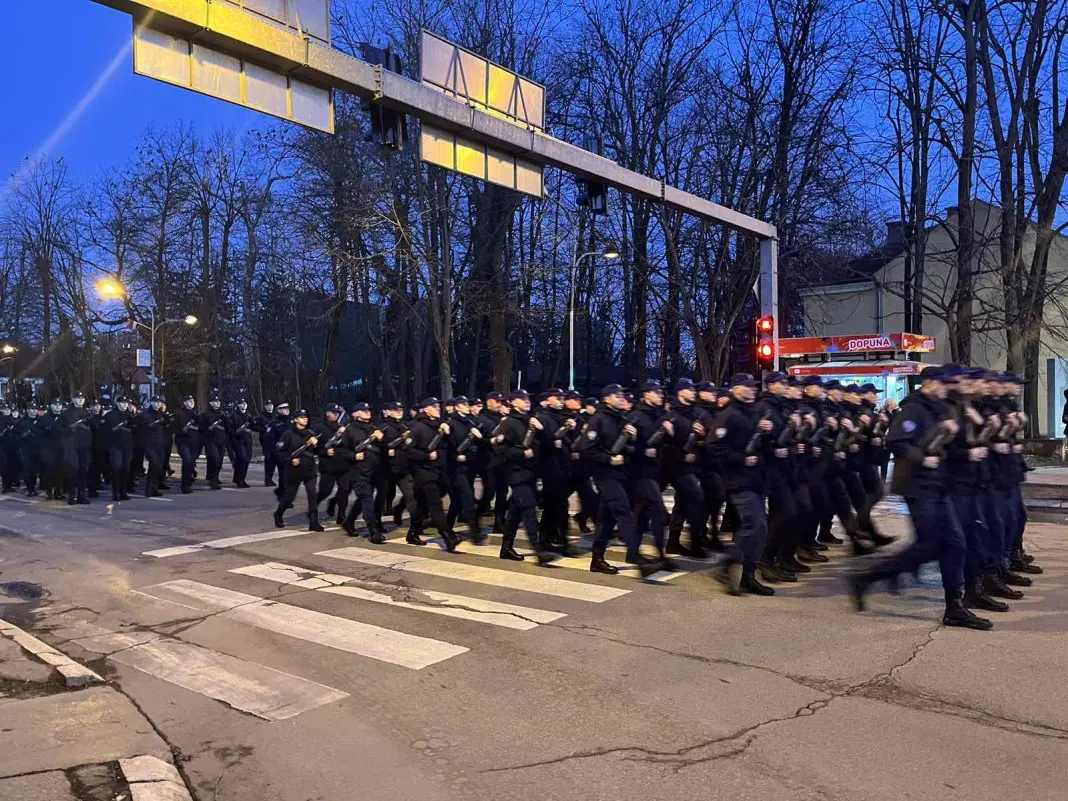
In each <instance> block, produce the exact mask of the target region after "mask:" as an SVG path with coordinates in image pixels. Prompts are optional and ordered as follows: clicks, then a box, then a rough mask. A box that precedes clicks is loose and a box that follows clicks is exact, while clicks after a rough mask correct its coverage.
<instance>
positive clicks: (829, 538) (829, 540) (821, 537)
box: [810, 529, 845, 545]
mask: <svg viewBox="0 0 1068 801" xmlns="http://www.w3.org/2000/svg"><path fill="white" fill-rule="evenodd" d="M810 531H811V529H810ZM816 541H817V542H822V543H825V544H827V545H842V544H843V543H845V540H843V539H840V538H838V537H836V536H834V534H832V533H831V530H830V529H827V531H821V532H820V533H819V534H818V535H817V536H816Z"/></svg>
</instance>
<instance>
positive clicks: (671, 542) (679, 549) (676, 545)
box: [664, 526, 693, 556]
mask: <svg viewBox="0 0 1068 801" xmlns="http://www.w3.org/2000/svg"><path fill="white" fill-rule="evenodd" d="M681 536H682V527H681V526H680V527H678V528H676V527H675V526H671V527H670V528H669V529H668V541H667V548H665V549H664V550H666V551H667V552H668V553H670V554H674V555H675V556H693V552H692V551H691V550H690V549H689V548H686V547H684V546H683V544H682V543H681V542H679V538H680V537H681Z"/></svg>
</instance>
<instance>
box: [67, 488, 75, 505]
mask: <svg viewBox="0 0 1068 801" xmlns="http://www.w3.org/2000/svg"><path fill="white" fill-rule="evenodd" d="M74 504H75V500H74V490H67V506H74Z"/></svg>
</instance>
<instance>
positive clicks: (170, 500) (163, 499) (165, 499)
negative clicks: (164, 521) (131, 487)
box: [131, 495, 174, 503]
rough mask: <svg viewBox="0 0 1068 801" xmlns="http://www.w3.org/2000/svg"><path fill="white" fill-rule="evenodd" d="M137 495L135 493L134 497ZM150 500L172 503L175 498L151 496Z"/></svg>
mask: <svg viewBox="0 0 1068 801" xmlns="http://www.w3.org/2000/svg"><path fill="white" fill-rule="evenodd" d="M136 497H137V496H136V495H135V496H134V498H136ZM131 500H132V499H131ZM148 500H150V501H162V502H163V503H171V502H172V501H173V500H174V498H155V497H153V498H149V499H148Z"/></svg>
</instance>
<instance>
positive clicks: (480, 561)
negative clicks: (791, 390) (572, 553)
mask: <svg viewBox="0 0 1068 801" xmlns="http://www.w3.org/2000/svg"><path fill="white" fill-rule="evenodd" d="M251 478H254V479H255V480H257V481H260V480H261V474H260V473H258V472H254V473H253V475H252V476H251ZM272 500H273V497H272V496H270V494H269V490H267V489H265V488H263V487H254V488H253V489H249V490H242V491H239V490H228V491H222V492H210V491H208V490H206V489H203V488H200V487H198V489H197V491H196V492H195V493H194V494H192V495H188V496H182V495H179V494H175V493H171V494H169V495H167V496H166V499H164V500H148V499H143V498H138V499H135V500H131V501H129V502H127V503H121V504H114V505H112V504H111V503H110V502H105V501H102V500H100V501H97V502H94V503H93V504H92V505H91V506H82V507H66V506H61V505H57V504H46V503H30V502H28V501H26V500H25V499H21V498H19V497H17V496H12V495H8V496H3V500H2V501H0V592H2V591H3V590H4V589H5V587H8V588H12V587H13V588H14V589H11V591H10V593H9V594H8V595H0V612H2V614H3V615H4V616H5V617H11V618H12V619H14V620H15V622H17V623H19V624H20V625H24V626H25V627H27V628H31V629H33V630H34V631H35V632H36V633H37V634H38V636H40V637H41V638H42V639H45V640H46V641H48V642H49V643H51V644H52V645H55V646H56V647H58V648H59V649H60V650H63V651H65V652H67V653H68V654H70V655H71V656H73V657H75V658H76V659H80V660H82V661H84V662H85V663H87V664H89V665H90V666H91V667H93V668H94V669H96V670H97V671H98V672H100V673H101V674H102V675H105V676H106V677H107V678H109V679H110V680H111V681H112V682H113V683H114V684H115V686H117V687H119V688H120V689H121V690H122V692H123V693H125V694H126V695H127V696H128V697H129V698H130V699H132V700H133V701H134V703H135V704H136V705H137V706H138V707H139V708H140V709H141V710H143V711H144V712H145V714H147V715H148V717H149V718H150V719H151V720H152V722H153V724H154V726H155V727H156V728H157V730H158V731H159V733H160V734H161V735H162V736H163V737H164V738H165V740H166V741H167V743H168V744H169V745H170V746H171V748H172V749H173V750H174V752H175V755H176V757H177V758H178V761H179V763H180V764H181V766H182V770H183V771H184V773H185V775H186V776H187V778H188V779H189V781H190V784H191V786H192V788H193V790H194V791H195V792H196V794H197V797H198V799H199V801H313V800H314V801H335V799H338V800H340V799H349V798H354V797H369V798H373V799H375V801H401V800H402V799H403V800H404V801H407V800H408V799H411V800H412V801H414V800H415V799H419V800H420V801H438V800H439V799H441V800H442V801H444V800H445V799H462V798H477V799H522V800H523V801H555V800H556V799H561V800H562V799H567V800H568V801H571V800H572V799H583V801H595V800H596V799H606V801H607V800H608V799H611V801H629V800H630V799H634V800H635V801H637V800H638V799H641V800H642V801H648V800H649V799H680V798H701V799H720V798H722V799H739V798H745V799H753V801H760V800H762V799H768V800H769V801H770V800H771V799H775V800H776V801H779V800H780V799H783V798H789V799H797V800H798V801H804V800H806V799H813V801H815V800H816V799H824V800H826V799H841V800H842V801H861V800H863V801H877V800H878V801H881V800H882V799H885V800H886V801H900V800H901V799H906V798H916V799H940V800H941V799H958V798H959V799H967V801H982V800H983V799H998V801H1002V799H1005V798H1020V799H1028V801H1043V800H1045V799H1050V800H1051V801H1052V800H1053V799H1057V800H1058V801H1061V800H1062V799H1064V798H1065V791H1064V777H1065V765H1068V693H1065V691H1064V684H1063V683H1064V676H1065V675H1066V674H1068V647H1066V646H1065V643H1066V642H1068V639H1066V632H1068V612H1066V611H1065V606H1066V604H1065V601H1066V600H1068V590H1066V586H1065V580H1066V577H1068V543H1066V541H1065V528H1064V527H1060V526H1051V525H1043V524H1039V525H1035V526H1033V527H1029V535H1028V540H1029V547H1030V549H1031V550H1032V551H1033V552H1034V553H1035V554H1036V556H1037V557H1038V559H1039V561H1040V563H1041V564H1042V565H1043V566H1044V567H1045V568H1046V574H1045V575H1043V576H1039V577H1038V581H1037V583H1036V586H1035V588H1034V589H1033V591H1031V592H1028V593H1027V598H1026V599H1025V600H1023V601H1020V602H1017V603H1014V604H1013V605H1012V606H1013V608H1012V610H1011V611H1010V612H1009V613H1007V614H1003V615H999V616H997V618H996V623H997V625H996V629H995V630H994V631H993V632H989V633H977V632H970V631H959V630H947V629H944V628H942V627H940V626H939V625H938V618H939V614H940V607H941V591H940V589H939V588H938V587H937V586H936V585H934V584H923V585H919V586H914V587H911V588H909V589H907V590H906V591H905V592H904V593H903V595H902V596H901V597H898V598H890V597H888V596H877V597H875V598H874V599H873V605H872V606H873V608H872V611H870V612H868V613H866V614H863V615H861V614H855V613H853V612H852V611H850V609H849V606H848V603H847V601H846V598H845V596H844V582H843V575H844V573H845V571H847V570H848V569H850V567H851V564H852V560H850V559H849V558H848V557H846V556H845V555H844V554H836V555H835V557H834V558H833V560H832V562H831V563H830V564H828V565H824V566H817V568H816V571H815V572H814V573H812V574H811V578H809V579H808V580H803V581H801V582H799V583H798V584H795V585H780V592H779V594H777V595H776V596H775V597H773V598H766V599H765V598H755V597H745V598H741V599H734V598H730V597H727V596H726V595H724V594H723V592H722V590H721V588H720V586H719V585H718V584H717V583H716V582H715V580H714V579H713V578H712V576H711V573H710V571H709V568H708V566H707V565H701V564H695V563H688V564H687V565H685V568H686V569H685V570H684V572H683V574H682V575H674V576H661V577H660V578H661V579H663V580H661V581H657V582H650V583H643V582H641V581H639V580H637V579H636V578H634V577H633V576H632V575H627V574H621V575H620V576H616V577H607V576H595V575H592V574H590V573H589V572H588V570H587V569H586V567H587V560H585V559H579V560H574V561H573V562H569V563H567V564H566V565H565V566H560V567H556V568H552V569H539V568H537V567H535V566H533V565H530V564H522V565H517V564H514V563H503V562H501V561H500V560H497V559H495V558H494V557H493V553H492V550H493V549H488V550H487V551H486V552H475V551H474V550H473V549H471V547H470V546H468V545H465V546H464V549H465V550H467V551H468V553H465V554H462V555H453V556H450V555H447V554H444V553H443V552H441V551H440V550H439V549H437V548H436V547H427V548H414V547H412V546H408V545H406V544H404V542H403V531H400V532H396V533H394V535H392V536H393V537H394V539H393V540H391V541H390V543H389V544H387V545H385V546H380V547H375V546H371V545H369V544H367V542H366V540H362V539H360V540H353V539H350V538H348V537H346V536H344V534H343V532H340V531H336V530H335V531H328V532H326V533H323V534H311V533H307V532H305V531H303V528H304V526H303V525H302V523H303V521H302V520H301V516H299V515H293V514H292V513H291V515H290V520H291V521H292V522H291V527H290V528H287V529H286V530H285V533H286V534H292V536H287V537H284V538H278V539H262V538H258V537H257V536H256V535H264V536H267V535H270V536H274V535H275V533H276V532H275V530H274V529H273V527H272V526H271V523H270V510H271V506H270V503H271V501H272ZM298 510H299V505H298ZM888 511H890V512H892V511H893V509H891V510H888ZM879 520H880V522H881V524H882V525H883V527H884V530H886V531H888V532H890V533H897V534H904V533H905V532H906V530H907V521H906V520H905V519H904V518H901V517H899V516H895V515H893V514H889V513H884V514H883V515H882V516H881V517H880V518H879ZM243 535H252V536H249V537H246V538H245V540H244V541H242V540H235V539H234V538H238V537H242V536H243ZM397 536H399V537H400V539H399V540H398V539H396V537H397ZM200 543H211V545H210V546H208V547H190V546H197V545H198V544H200ZM610 556H611V554H610ZM616 558H617V559H619V558H621V554H619V553H617V554H616ZM8 582H28V583H29V584H30V585H31V590H30V591H29V592H27V590H26V587H25V586H23V585H18V586H16V585H8V584H7V583H8ZM32 585H40V588H41V590H42V591H43V592H42V593H41V597H40V598H35V597H33V596H34V595H36V594H37V593H36V592H33V591H32Z"/></svg>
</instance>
